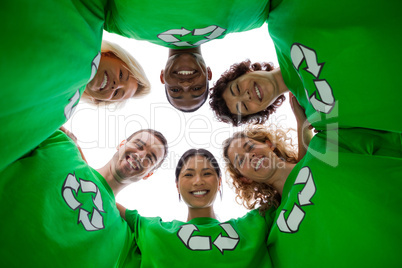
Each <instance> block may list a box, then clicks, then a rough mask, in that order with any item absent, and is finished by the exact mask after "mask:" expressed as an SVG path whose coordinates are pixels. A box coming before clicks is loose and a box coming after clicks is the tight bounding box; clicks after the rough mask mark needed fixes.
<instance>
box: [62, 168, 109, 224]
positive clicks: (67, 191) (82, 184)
mask: <svg viewBox="0 0 402 268" xmlns="http://www.w3.org/2000/svg"><path fill="white" fill-rule="evenodd" d="M80 188H81V192H83V193H94V194H95V197H93V198H92V201H93V204H94V208H93V210H92V213H91V212H89V211H87V210H85V209H84V208H82V207H81V206H82V203H80V202H79V201H78V200H77V199H76V198H75V196H76V195H77V194H78V190H79V189H80ZM74 192H75V195H74ZM62 195H63V199H64V201H65V202H66V204H67V205H68V206H69V207H70V208H71V209H72V210H77V209H79V212H78V223H81V224H82V225H83V226H84V228H85V230H87V231H97V230H100V229H103V228H105V226H104V223H103V217H102V215H101V212H105V211H104V210H103V202H102V196H101V193H100V191H99V188H98V186H96V184H95V183H93V182H92V181H86V180H82V179H79V180H78V181H77V178H76V177H75V174H71V173H70V174H68V175H67V178H66V180H65V181H64V184H63V188H62ZM90 215H91V216H92V217H91V218H90Z"/></svg>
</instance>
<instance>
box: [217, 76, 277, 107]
mask: <svg viewBox="0 0 402 268" xmlns="http://www.w3.org/2000/svg"><path fill="white" fill-rule="evenodd" d="M278 95H279V88H278V84H277V83H276V80H275V78H274V75H273V72H267V71H254V72H248V73H246V74H244V75H242V76H240V77H238V78H236V79H235V80H233V81H231V82H229V83H228V86H227V88H226V89H225V91H224V92H223V94H222V97H223V99H224V100H225V102H226V105H227V107H228V109H229V110H230V112H231V113H232V114H240V115H250V114H255V113H258V112H260V111H263V110H265V109H266V108H267V107H268V106H270V105H271V104H272V103H273V102H274V101H275V100H276V97H277V96H278Z"/></svg>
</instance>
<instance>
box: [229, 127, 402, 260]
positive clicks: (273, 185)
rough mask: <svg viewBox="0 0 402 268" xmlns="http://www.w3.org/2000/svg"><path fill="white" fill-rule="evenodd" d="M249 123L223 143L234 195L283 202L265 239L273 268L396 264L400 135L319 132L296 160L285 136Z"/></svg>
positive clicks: (401, 158)
mask: <svg viewBox="0 0 402 268" xmlns="http://www.w3.org/2000/svg"><path fill="white" fill-rule="evenodd" d="M277 131H278V130H276V131H275V128H270V127H269V126H263V125H254V126H249V127H247V128H246V129H245V130H244V131H242V132H238V133H235V134H234V135H233V136H232V137H231V138H229V139H228V140H226V141H225V143H224V158H225V160H226V161H227V162H226V163H227V169H228V171H229V173H230V175H231V178H232V180H233V185H234V187H235V188H236V193H237V195H238V198H240V199H241V200H242V201H243V203H244V205H245V206H246V207H248V208H250V209H251V208H254V206H255V205H258V204H261V207H263V206H264V204H266V203H271V202H275V201H276V200H275V199H274V198H273V197H274V196H275V195H276V194H280V196H281V199H280V202H281V203H280V205H279V207H278V209H277V211H276V215H275V223H274V225H273V226H272V228H271V230H270V234H269V236H268V250H269V253H270V255H271V258H272V263H273V266H274V267H322V266H325V267H382V266H387V267H397V266H399V264H400V258H399V249H400V246H399V245H400V238H401V237H402V231H401V229H400V228H399V223H400V222H401V220H402V214H401V213H399V211H400V203H401V202H402V197H401V195H400V193H399V189H400V188H401V186H402V181H401V175H402V134H401V133H394V132H385V131H376V130H371V129H364V128H349V129H338V130H329V131H320V132H318V133H317V134H316V135H315V136H314V137H313V138H312V140H311V142H310V144H309V146H308V150H307V152H306V155H305V156H304V157H303V158H302V159H300V161H299V162H298V163H291V162H289V161H288V159H289V157H288V155H286V154H283V151H284V150H283V149H284V148H285V147H283V144H282V143H283V141H284V140H286V135H285V136H278V135H276V134H275V133H278V132H277Z"/></svg>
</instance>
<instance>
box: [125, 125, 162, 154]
mask: <svg viewBox="0 0 402 268" xmlns="http://www.w3.org/2000/svg"><path fill="white" fill-rule="evenodd" d="M138 141H141V143H143V144H144V145H145V146H146V148H147V149H148V150H158V151H160V153H161V154H162V155H163V153H164V152H165V146H164V145H163V143H162V142H161V141H160V140H159V139H158V138H157V137H156V136H155V135H154V134H152V133H149V132H148V131H141V132H139V133H137V134H135V135H133V136H132V137H131V139H130V140H129V141H128V142H131V143H134V142H138ZM158 158H159V157H158Z"/></svg>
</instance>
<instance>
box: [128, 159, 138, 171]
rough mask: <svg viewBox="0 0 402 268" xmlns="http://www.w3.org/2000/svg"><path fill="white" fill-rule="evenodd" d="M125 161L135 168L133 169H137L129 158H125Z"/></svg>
mask: <svg viewBox="0 0 402 268" xmlns="http://www.w3.org/2000/svg"><path fill="white" fill-rule="evenodd" d="M127 162H128V163H129V164H130V166H131V167H132V168H133V169H135V170H136V169H137V166H136V165H134V164H133V162H132V160H131V159H127Z"/></svg>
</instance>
